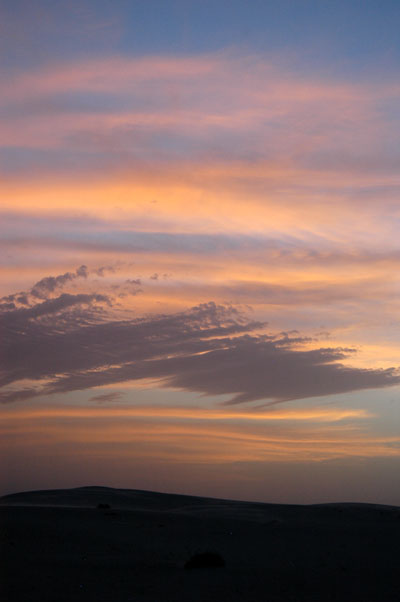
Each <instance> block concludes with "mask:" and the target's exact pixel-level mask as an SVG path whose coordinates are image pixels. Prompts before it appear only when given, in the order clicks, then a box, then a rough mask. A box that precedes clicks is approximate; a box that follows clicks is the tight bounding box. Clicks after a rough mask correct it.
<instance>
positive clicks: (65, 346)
mask: <svg viewBox="0 0 400 602" xmlns="http://www.w3.org/2000/svg"><path fill="white" fill-rule="evenodd" d="M2 322H3V324H2V329H3V337H2V340H1V342H0V353H1V356H2V358H3V361H2V366H3V367H2V371H1V373H0V385H1V386H2V387H3V390H2V393H1V400H2V401H3V402H11V401H15V400H17V399H19V398H21V399H22V398H24V399H26V398H29V397H32V398H33V397H35V396H37V395H42V394H50V393H57V392H58V393H62V392H71V391H77V390H84V389H91V388H93V387H99V386H102V385H113V384H117V383H123V382H129V381H140V380H142V379H153V380H156V381H157V382H158V386H160V387H173V388H178V389H182V390H186V391H193V392H197V393H201V394H204V395H208V396H214V397H218V396H222V395H223V396H229V400H228V402H227V403H229V404H239V403H245V402H251V401H257V400H264V401H266V402H274V403H275V402H283V401H288V400H295V399H301V398H307V397H315V396H324V395H331V394H335V393H344V392H349V391H355V390H360V389H370V388H378V387H386V386H391V385H396V384H400V373H399V371H398V370H396V369H394V368H390V369H386V370H380V369H379V370H378V369H369V370H367V369H359V368H354V367H349V366H347V365H344V364H343V361H344V360H347V358H348V357H349V356H351V354H352V353H354V351H353V350H352V349H348V348H317V349H311V350H310V349H305V348H304V346H303V347H302V344H303V343H305V342H308V343H310V340H309V339H305V338H304V337H300V336H298V335H296V333H292V334H285V333H282V334H281V335H278V336H276V335H269V334H266V333H265V328H266V325H265V323H262V322H259V321H256V320H251V319H250V318H249V316H248V315H246V314H243V313H242V312H241V311H239V310H238V309H237V308H234V307H232V306H224V305H216V304H215V303H213V302H210V303H205V304H200V305H197V306H195V307H192V308H191V309H188V310H186V311H182V312H178V313H173V314H160V315H148V316H145V317H141V318H136V319H126V320H120V319H119V320H117V319H115V317H114V315H113V309H112V307H111V300H110V299H109V298H108V297H106V296H104V295H100V294H92V295H84V294H80V295H68V294H66V293H64V294H62V295H60V296H59V297H56V298H53V299H48V300H46V301H43V302H41V303H37V304H36V305H34V306H33V307H29V308H19V309H11V310H9V311H7V312H4V313H3V316H2ZM27 380H28V381H30V382H31V384H30V385H29V387H28V388H26V387H23V386H21V385H20V384H19V383H20V382H22V381H25V382H26V381H27ZM32 381H33V385H32ZM35 382H36V383H37V386H36V385H35Z"/></svg>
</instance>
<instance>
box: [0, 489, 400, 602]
mask: <svg viewBox="0 0 400 602" xmlns="http://www.w3.org/2000/svg"><path fill="white" fill-rule="evenodd" d="M0 520H1V533H2V536H1V555H2V563H1V564H2V569H1V570H2V573H3V575H2V586H1V587H2V591H1V599H2V600H3V601H4V602H12V601H13V602H14V601H15V602H16V601H18V602H19V601H21V602H22V601H24V602H25V601H26V602H28V601H29V602H34V601H36V600H37V601H39V600H40V601H41V602H46V601H49V602H50V601H56V600H57V601H58V600H59V601H60V602H63V601H72V600H82V601H87V600H96V601H99V602H101V601H110V602H111V601H113V602H128V601H129V602H134V601H151V602H153V601H154V602H163V601H165V602H167V601H170V602H178V601H183V602H191V601H196V602H197V601H203V600H204V601H211V602H212V601H214V600H215V601H216V602H217V601H218V602H222V601H224V600H233V601H238V600H243V601H246V602H252V601H253V602H256V601H257V602H258V601H260V602H261V601H263V602H264V601H265V602H274V601H275V602H280V601H285V602H286V601H318V602H319V601H324V602H328V601H331V600H332V601H336V600H337V601H339V600H340V601H347V600H348V601H350V600H351V602H362V601H363V602H380V601H385V602H390V601H395V600H396V601H398V600H399V593H398V592H399V591H400V577H399V568H398V567H399V562H398V546H399V542H400V508H398V507H393V506H379V505H372V504H322V505H321V504H319V505H311V506H300V505H279V504H260V503H251V502H238V501H229V500H218V499H211V498H200V497H192V496H182V495H171V494H162V493H156V492H148V491H138V490H129V489H111V488H106V487H83V488H78V489H69V490H52V491H34V492H24V493H18V494H13V495H8V496H4V497H3V498H0ZM204 552H213V553H214V554H215V555H218V557H219V558H221V559H223V563H222V564H223V566H219V567H215V568H212V567H207V566H206V567H203V568H195V569H192V570H187V569H185V565H187V563H188V561H189V559H190V558H192V557H193V556H194V555H196V554H202V553H204Z"/></svg>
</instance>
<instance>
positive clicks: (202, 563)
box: [185, 552, 225, 569]
mask: <svg viewBox="0 0 400 602" xmlns="http://www.w3.org/2000/svg"><path fill="white" fill-rule="evenodd" d="M224 566H225V560H224V559H223V558H222V556H221V555H220V554H218V553H217V552H201V553H199V554H194V555H193V556H192V557H191V558H189V560H187V561H186V562H185V569H214V568H221V567H224Z"/></svg>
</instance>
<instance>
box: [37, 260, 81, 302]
mask: <svg viewBox="0 0 400 602" xmlns="http://www.w3.org/2000/svg"><path fill="white" fill-rule="evenodd" d="M87 275H88V270H87V267H86V266H85V265H81V266H80V267H79V268H77V270H76V272H75V273H72V272H66V273H65V274H61V275H60V276H47V277H46V278H42V279H41V280H39V282H37V283H36V284H35V285H34V286H33V287H32V288H31V290H30V294H31V295H33V296H34V297H39V299H46V298H47V297H48V295H49V294H50V293H53V292H54V291H55V290H56V289H58V288H62V287H63V286H64V285H65V284H67V283H68V282H71V281H72V280H75V278H87Z"/></svg>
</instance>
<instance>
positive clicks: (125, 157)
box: [0, 0, 400, 504]
mask: <svg viewBox="0 0 400 602" xmlns="http://www.w3.org/2000/svg"><path fill="white" fill-rule="evenodd" d="M399 31H400V3H399V2H398V1H397V0H393V1H390V0H380V1H378V0H363V1H361V0H335V1H329V0H291V1H290V0H271V1H268V0H250V1H247V2H245V1H244V0H214V1H213V2H212V1H211V0H201V1H200V0H197V1H194V0H114V1H111V0H109V1H106V0H70V1H66V0H61V1H59V2H54V0H47V1H46V0H37V1H35V2H32V1H28V0H26V1H24V0H13V1H11V0H3V2H2V4H1V8H0V53H1V56H2V59H1V60H2V70H1V74H0V120H1V124H0V145H1V147H0V177H1V182H0V199H1V200H0V223H1V240H0V251H1V253H0V297H1V299H0V362H1V363H0V385H1V388H0V402H1V404H0V405H1V407H0V455H1V458H2V460H1V467H0V495H1V494H5V493H11V492H15V491H21V490H28V489H43V488H56V487H74V486H82V485H106V486H112V487H126V488H136V489H150V490H156V491H166V492H176V493H189V494H195V495H206V496H214V497H227V498H233V499H247V500H257V501H264V502H282V503H312V502H334V501H361V502H378V503H387V504H400V485H399V479H398V475H399V474H400V406H399V401H400V399H399V393H400V301H399V293H400V276H399V274H400V269H399V268H400V235H399V231H400V195H399V192H400V144H399V140H400V127H399V126H400V110H399V107H400V78H399V73H400V43H399Z"/></svg>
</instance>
